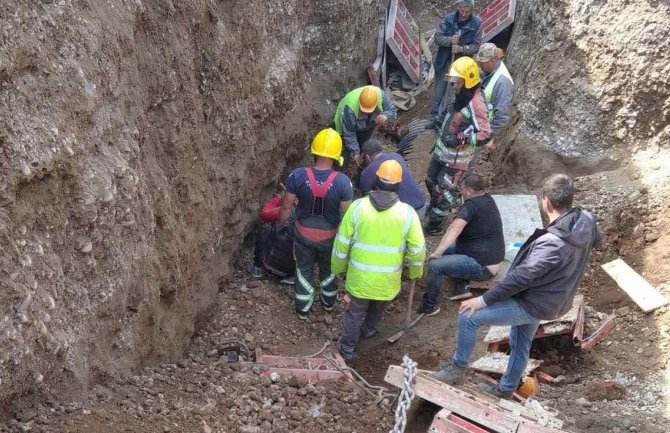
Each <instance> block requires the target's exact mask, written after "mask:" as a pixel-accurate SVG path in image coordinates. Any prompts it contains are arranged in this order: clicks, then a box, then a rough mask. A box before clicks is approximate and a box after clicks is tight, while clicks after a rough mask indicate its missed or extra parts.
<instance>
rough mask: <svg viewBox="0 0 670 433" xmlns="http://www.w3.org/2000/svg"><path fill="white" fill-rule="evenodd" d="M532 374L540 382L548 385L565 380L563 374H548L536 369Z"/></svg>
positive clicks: (557, 383)
mask: <svg viewBox="0 0 670 433" xmlns="http://www.w3.org/2000/svg"><path fill="white" fill-rule="evenodd" d="M534 375H535V377H536V378H537V380H539V381H540V382H542V383H548V384H550V385H563V381H564V380H565V377H563V376H558V377H554V376H549V375H548V374H547V373H543V372H541V371H536V372H535V373H534Z"/></svg>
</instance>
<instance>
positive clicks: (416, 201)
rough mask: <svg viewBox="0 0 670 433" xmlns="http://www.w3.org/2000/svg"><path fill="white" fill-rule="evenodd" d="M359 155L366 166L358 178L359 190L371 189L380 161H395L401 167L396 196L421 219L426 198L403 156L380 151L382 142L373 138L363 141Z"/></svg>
mask: <svg viewBox="0 0 670 433" xmlns="http://www.w3.org/2000/svg"><path fill="white" fill-rule="evenodd" d="M361 155H363V163H364V164H365V166H366V167H365V169H364V170H363V172H362V173H361V178H360V186H361V192H363V194H368V193H369V192H370V191H372V189H373V188H374V185H375V182H376V180H377V170H379V166H380V165H382V163H384V162H386V161H396V162H397V163H398V164H400V167H401V168H402V182H400V187H399V188H398V198H400V201H401V202H403V203H407V204H408V205H410V206H412V207H413V208H414V210H415V211H416V213H417V214H418V215H419V219H420V220H422V219H423V218H424V217H425V216H426V200H425V199H424V198H423V192H422V191H421V188H419V185H417V184H416V181H415V180H414V176H412V172H411V171H410V169H409V167H408V166H407V163H406V162H405V160H404V159H403V157H402V156H400V155H399V154H398V153H395V152H393V153H384V152H382V144H381V143H380V142H379V140H375V139H370V140H368V141H366V142H365V143H363V145H362V146H361Z"/></svg>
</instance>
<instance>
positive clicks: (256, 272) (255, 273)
mask: <svg viewBox="0 0 670 433" xmlns="http://www.w3.org/2000/svg"><path fill="white" fill-rule="evenodd" d="M249 273H250V274H251V276H252V277H254V278H261V277H262V276H263V269H262V268H259V267H258V266H256V265H254V264H253V263H252V264H251V266H249Z"/></svg>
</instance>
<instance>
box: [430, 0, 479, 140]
mask: <svg viewBox="0 0 670 433" xmlns="http://www.w3.org/2000/svg"><path fill="white" fill-rule="evenodd" d="M474 7H475V2H474V0H461V1H459V2H458V3H457V4H456V8H457V9H456V12H452V13H450V14H449V15H447V16H446V17H444V20H442V22H441V23H440V26H439V27H438V28H437V30H436V31H435V44H437V55H436V56H435V95H434V96H433V107H432V110H431V112H430V114H431V118H432V120H433V122H436V121H437V119H438V116H440V115H441V114H442V111H443V106H444V105H445V104H448V103H449V101H443V99H444V95H445V93H446V91H447V85H448V82H447V81H446V80H445V79H444V78H445V77H444V75H445V73H446V72H447V71H448V70H449V68H450V67H451V62H453V61H454V60H456V59H458V58H460V57H462V56H473V55H474V54H475V53H476V52H477V51H478V50H479V45H480V44H481V43H482V21H481V20H480V19H479V17H476V16H474V15H472V10H473V9H474ZM429 129H430V128H429Z"/></svg>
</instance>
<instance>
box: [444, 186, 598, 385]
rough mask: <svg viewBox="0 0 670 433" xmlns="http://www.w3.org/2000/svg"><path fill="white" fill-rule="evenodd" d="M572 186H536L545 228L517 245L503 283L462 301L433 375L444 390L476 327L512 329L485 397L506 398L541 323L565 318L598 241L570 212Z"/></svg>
mask: <svg viewBox="0 0 670 433" xmlns="http://www.w3.org/2000/svg"><path fill="white" fill-rule="evenodd" d="M573 197H574V184H573V183H572V179H570V177H568V176H567V175H565V174H554V175H551V176H549V177H548V178H546V179H545V180H544V182H543V183H542V210H543V211H544V212H545V214H546V215H547V217H548V218H549V225H548V226H547V227H545V228H544V229H537V230H535V233H533V234H532V235H531V236H530V237H529V238H528V240H526V242H525V243H524V244H523V246H522V247H521V249H520V250H519V253H518V254H517V256H516V258H515V259H514V262H513V263H512V266H511V267H510V269H509V271H508V272H507V275H506V276H505V278H504V279H503V280H502V281H500V282H499V283H498V284H496V285H495V286H494V287H493V288H492V289H491V290H489V291H487V292H486V293H485V294H484V295H483V296H480V297H478V298H474V299H468V300H467V301H463V302H462V303H461V306H460V308H459V310H458V312H459V313H460V316H459V317H458V331H457V339H456V352H455V353H454V356H453V358H452V361H451V363H450V364H449V365H447V366H446V367H445V368H443V369H442V370H440V371H438V372H436V373H434V374H433V376H434V377H435V378H437V379H439V380H442V381H444V382H446V383H448V384H457V383H463V382H464V381H465V378H466V377H465V372H466V367H467V365H468V362H469V360H470V356H471V355H472V352H473V350H474V348H475V343H476V341H477V331H478V330H479V328H480V327H481V326H485V325H496V326H509V325H511V326H512V331H511V333H510V339H509V344H510V357H509V362H508V363H507V371H506V372H505V374H504V375H503V377H502V378H501V379H500V384H499V385H497V386H494V385H489V384H481V385H480V386H479V387H480V389H482V390H483V391H485V392H488V393H491V394H493V395H495V396H497V397H509V396H511V395H512V393H513V392H514V391H515V390H516V389H517V388H518V386H519V383H520V381H521V376H522V375H523V371H524V369H525V368H526V364H527V363H528V356H529V354H530V346H531V344H532V342H533V336H534V335H535V331H536V330H537V327H538V325H539V323H540V321H541V320H553V319H557V318H559V317H561V316H562V315H564V314H565V313H567V312H568V311H569V310H570V308H571V307H572V302H573V300H574V297H575V295H576V294H577V288H578V287H579V283H580V282H581V280H582V275H583V274H584V269H585V268H586V261H587V260H588V257H589V254H590V253H591V249H592V248H593V247H594V246H596V245H597V244H598V243H599V242H600V241H601V239H602V235H601V234H600V231H599V230H598V227H597V225H596V223H595V221H594V219H593V216H592V215H591V214H590V213H588V212H586V211H584V210H582V209H579V208H575V207H572V199H573Z"/></svg>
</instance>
